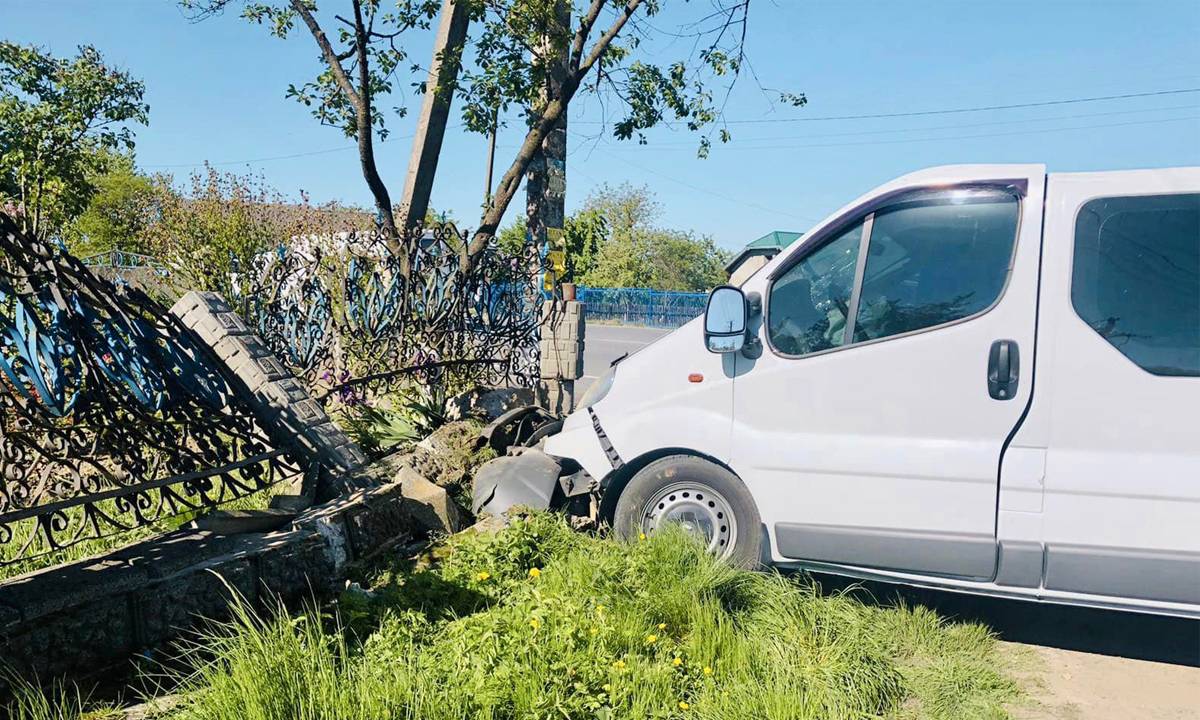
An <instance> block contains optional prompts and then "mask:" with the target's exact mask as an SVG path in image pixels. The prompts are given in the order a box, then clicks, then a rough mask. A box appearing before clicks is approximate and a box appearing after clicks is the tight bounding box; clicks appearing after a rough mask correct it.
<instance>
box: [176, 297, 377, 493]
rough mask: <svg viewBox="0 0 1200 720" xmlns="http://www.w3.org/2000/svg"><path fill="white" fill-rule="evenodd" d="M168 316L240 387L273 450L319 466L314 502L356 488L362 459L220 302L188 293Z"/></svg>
mask: <svg viewBox="0 0 1200 720" xmlns="http://www.w3.org/2000/svg"><path fill="white" fill-rule="evenodd" d="M171 314H172V315H174V316H175V317H177V318H179V320H180V321H181V322H182V323H183V324H184V325H185V326H186V327H187V328H188V329H190V330H192V331H193V332H195V333H196V335H197V336H199V338H200V339H201V340H203V341H204V343H205V344H207V345H208V346H209V347H210V348H211V349H212V350H213V352H214V353H215V354H216V356H217V358H218V359H219V360H220V361H221V362H222V363H224V364H225V366H226V368H228V370H229V372H230V374H231V375H232V376H233V378H234V379H235V380H236V382H237V383H238V384H240V385H241V387H236V388H234V389H235V391H236V392H239V393H242V394H243V395H244V397H245V399H246V401H247V402H248V404H249V405H250V407H251V409H252V410H253V412H254V414H255V417H256V418H257V419H258V421H259V424H260V425H262V427H263V428H264V429H265V430H266V431H267V433H268V434H269V436H270V438H271V441H272V442H273V443H274V444H275V446H276V447H279V448H281V449H284V450H286V451H287V452H288V453H289V454H290V455H291V456H292V457H294V458H296V459H297V460H298V461H299V462H300V463H301V464H302V465H304V466H306V467H311V466H313V465H314V464H315V465H318V466H319V467H320V469H321V472H320V473H319V475H318V480H317V487H316V495H317V500H318V501H324V500H328V499H331V498H334V497H338V496H340V495H342V494H344V493H345V492H348V491H350V490H354V489H359V484H354V483H356V478H355V475H354V474H353V473H352V472H351V471H352V470H354V469H355V468H357V467H359V466H361V465H362V464H363V463H365V462H366V460H367V457H366V455H365V454H364V453H363V451H362V450H361V449H360V448H359V447H358V445H356V444H355V443H354V442H353V441H352V440H351V439H350V438H349V437H347V436H346V434H345V433H344V432H342V430H341V428H339V427H338V426H337V425H335V424H334V423H333V421H332V420H330V418H329V415H327V414H326V413H325V410H324V409H322V407H321V404H320V403H318V402H317V401H316V400H315V399H313V397H312V396H311V395H310V394H309V392H308V389H307V388H305V386H304V384H303V383H301V382H300V381H299V380H297V379H296V377H295V376H294V375H292V373H291V372H290V371H289V370H288V369H287V367H286V366H285V365H284V364H283V363H281V362H280V361H279V359H278V358H276V357H275V354H274V353H272V352H271V350H270V348H268V347H267V345H266V343H264V342H263V341H262V338H260V337H259V336H258V335H257V334H256V333H255V332H254V331H252V330H251V329H250V328H249V327H247V326H246V324H245V323H244V322H243V321H242V319H241V318H240V317H238V315H237V313H235V312H234V311H233V308H231V307H230V306H229V304H228V303H227V302H225V300H224V298H222V297H221V296H220V295H219V294H217V293H213V292H195V291H193V292H189V293H187V294H186V295H184V296H183V297H182V298H180V299H179V301H178V302H176V303H175V304H174V305H173V306H172V307H171ZM349 484H353V485H352V486H351V485H349Z"/></svg>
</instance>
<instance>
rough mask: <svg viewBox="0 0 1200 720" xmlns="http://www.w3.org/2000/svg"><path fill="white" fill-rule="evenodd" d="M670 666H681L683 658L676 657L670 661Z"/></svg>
mask: <svg viewBox="0 0 1200 720" xmlns="http://www.w3.org/2000/svg"><path fill="white" fill-rule="evenodd" d="M671 664H672V665H674V666H675V667H679V666H680V665H682V664H683V658H681V657H677V658H675V659H674V660H672V661H671Z"/></svg>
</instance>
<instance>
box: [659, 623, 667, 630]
mask: <svg viewBox="0 0 1200 720" xmlns="http://www.w3.org/2000/svg"><path fill="white" fill-rule="evenodd" d="M658 629H659V630H666V629H667V624H666V623H659V624H658Z"/></svg>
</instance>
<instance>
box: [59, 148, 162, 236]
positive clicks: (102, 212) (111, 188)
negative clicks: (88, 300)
mask: <svg viewBox="0 0 1200 720" xmlns="http://www.w3.org/2000/svg"><path fill="white" fill-rule="evenodd" d="M102 164H103V165H104V166H105V171H104V172H103V173H100V174H99V175H98V176H96V177H95V178H94V179H92V181H91V183H92V186H93V188H94V190H95V192H94V193H93V194H92V198H91V200H90V201H89V202H88V206H87V209H85V210H84V211H83V213H81V214H80V215H79V216H78V217H77V218H75V219H74V220H73V221H71V222H70V223H68V224H67V226H66V228H65V229H64V231H63V237H64V239H65V240H66V242H67V246H68V247H69V248H70V249H71V252H73V253H74V254H75V255H78V256H79V257H86V256H88V255H95V254H98V253H103V252H108V251H110V250H120V251H123V252H134V253H146V252H147V251H148V249H149V247H148V242H147V240H146V238H145V235H144V234H145V232H146V229H147V227H148V226H149V224H150V223H151V221H152V220H153V219H154V216H155V208H156V206H157V205H158V203H157V200H158V198H159V196H160V193H159V192H157V189H156V188H155V184H154V180H153V179H152V178H150V177H147V176H145V175H142V174H140V173H138V171H137V169H136V168H134V165H133V157H132V156H131V155H128V154H112V155H110V156H109V158H108V159H107V160H105V161H104V162H103V163H102Z"/></svg>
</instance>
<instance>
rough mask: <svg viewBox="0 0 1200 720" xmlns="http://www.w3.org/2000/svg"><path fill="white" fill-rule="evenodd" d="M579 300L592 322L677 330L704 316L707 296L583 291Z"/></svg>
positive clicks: (578, 292)
mask: <svg viewBox="0 0 1200 720" xmlns="http://www.w3.org/2000/svg"><path fill="white" fill-rule="evenodd" d="M576 296H577V297H578V298H579V300H580V301H582V302H583V303H584V304H585V305H586V306H587V313H588V319H589V320H598V321H600V322H612V323H620V324H623V325H644V326H646V327H657V328H677V327H679V326H681V325H683V324H685V323H687V322H688V321H690V320H691V319H692V318H695V317H698V316H699V315H702V314H703V313H704V306H705V303H706V302H707V301H708V294H707V293H696V292H675V291H664V290H647V289H643V288H590V287H581V288H578V289H577V290H576Z"/></svg>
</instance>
